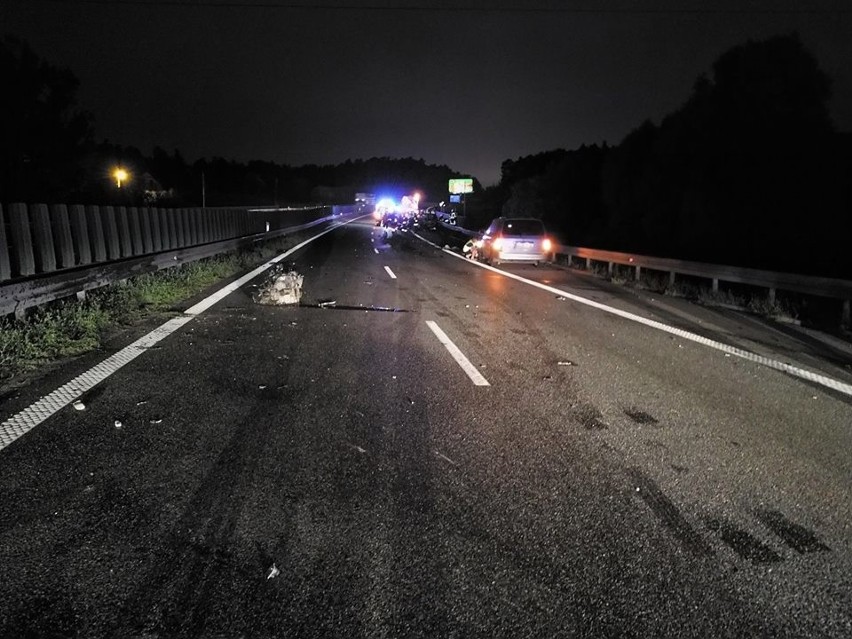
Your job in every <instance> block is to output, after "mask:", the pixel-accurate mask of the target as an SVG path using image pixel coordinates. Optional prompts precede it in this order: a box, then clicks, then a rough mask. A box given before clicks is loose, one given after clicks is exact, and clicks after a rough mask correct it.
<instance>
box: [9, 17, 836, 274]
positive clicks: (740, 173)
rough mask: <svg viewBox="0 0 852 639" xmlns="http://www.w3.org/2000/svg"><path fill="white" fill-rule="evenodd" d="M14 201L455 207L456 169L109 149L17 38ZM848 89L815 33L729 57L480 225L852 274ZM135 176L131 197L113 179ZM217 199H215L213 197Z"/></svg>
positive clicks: (60, 79)
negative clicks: (495, 221)
mask: <svg viewBox="0 0 852 639" xmlns="http://www.w3.org/2000/svg"><path fill="white" fill-rule="evenodd" d="M0 81H2V86H5V87H11V90H10V91H8V92H7V94H6V95H5V96H4V99H3V100H0V131H2V134H3V137H2V139H3V140H4V144H3V145H0V202H13V201H27V202H65V203H77V202H79V203H87V204H88V203H91V204H113V203H119V202H120V201H121V198H124V200H125V201H127V202H130V201H132V202H134V203H139V204H141V203H143V201H146V199H151V198H153V200H154V201H156V203H157V205H160V206H181V205H186V206H189V205H192V206H196V205H199V204H201V203H202V197H205V198H206V203H207V204H208V205H209V206H217V205H232V204H233V205H242V204H258V205H262V204H274V203H282V204H283V203H296V202H311V201H322V202H334V203H343V202H351V201H352V200H353V196H354V193H355V192H357V191H364V190H367V191H376V192H388V193H389V194H396V195H401V194H402V193H404V192H406V191H410V190H413V189H420V190H421V191H423V192H424V194H425V196H426V198H427V199H429V200H432V201H438V200H443V199H445V198H446V196H447V180H448V179H450V178H452V177H461V175H460V174H458V173H457V172H455V171H453V170H452V169H450V168H449V167H447V166H444V165H441V166H436V165H430V164H426V163H425V162H424V161H423V160H422V159H420V160H415V159H413V158H404V159H392V158H371V159H369V160H347V161H346V162H344V163H342V164H336V165H324V166H319V165H307V166H299V167H291V166H287V165H281V164H276V163H274V162H265V161H250V162H237V161H234V160H227V159H224V158H220V157H215V158H212V159H206V158H203V159H199V160H196V161H194V162H188V161H187V160H185V159H184V158H183V156H182V155H181V153H180V152H179V151H178V150H174V151H172V152H167V151H165V150H164V149H161V148H159V147H155V148H154V149H153V151H152V153H151V154H149V155H148V154H145V153H143V152H141V151H140V150H139V149H137V148H134V147H127V146H121V145H118V144H113V143H110V142H108V141H101V142H96V141H95V134H94V125H93V118H92V116H91V115H90V114H88V113H85V112H82V111H80V110H78V109H77V108H76V106H75V98H76V91H77V88H78V81H77V79H76V78H75V77H74V75H73V73H71V72H70V71H69V70H67V69H60V68H57V67H54V66H53V65H51V64H50V63H48V62H47V61H45V60H42V59H41V58H39V57H38V56H37V55H36V54H35V53H34V52H33V51H32V50H31V49H30V48H29V47H28V46H27V44H26V43H24V42H21V41H19V40H16V39H14V38H11V37H6V38H4V39H3V40H0ZM830 89H831V83H830V79H829V78H828V77H827V75H826V74H825V73H824V72H823V71H822V70H821V69H820V68H819V65H818V64H817V61H816V59H815V58H814V57H813V55H812V54H811V53H810V52H809V51H807V50H806V49H805V47H804V46H803V45H802V43H801V41H800V39H799V38H798V36H797V35H795V34H791V35H783V36H777V37H773V38H769V39H767V40H763V41H756V42H755V41H749V42H747V43H745V44H743V45H740V46H737V47H734V48H732V49H731V50H729V51H727V52H725V53H723V54H722V55H721V56H720V57H719V58H718V59H717V60H716V61H715V63H714V64H713V66H712V73H711V74H710V75H709V76H708V75H702V76H700V77H699V78H698V79H697V81H696V82H695V85H694V86H693V88H692V92H691V94H690V95H689V96H688V98H687V99H686V101H685V102H684V104H683V105H682V106H681V107H680V108H678V109H677V110H675V111H674V112H673V113H670V114H669V115H667V116H666V117H664V118H663V119H662V121H661V122H660V123H659V124H655V123H653V122H651V121H646V122H644V123H642V124H640V125H639V126H638V127H637V128H636V129H634V130H633V131H632V132H631V133H630V134H629V135H627V136H626V137H625V139H624V140H622V141H621V142H620V143H619V144H617V145H613V146H610V145H607V144H606V143H603V144H600V145H597V144H595V145H584V146H581V147H580V148H578V149H573V150H566V149H554V150H550V151H545V152H542V153H538V154H534V155H529V156H526V157H520V158H517V159H514V160H512V159H507V160H505V161H504V162H503V163H502V165H501V179H500V182H499V183H498V184H497V185H496V186H493V187H489V188H487V189H482V188H481V186H480V185H479V183H478V182H476V181H475V186H474V193H473V194H472V195H469V196H467V202H466V207H465V208H466V212H467V220H466V223H467V225H468V226H472V227H484V226H485V225H486V224H487V223H488V222H489V221H490V220H491V218H493V217H495V216H496V215H499V214H501V213H502V214H504V215H524V216H533V217H538V218H541V219H543V220H544V222H545V224H546V226H547V227H548V228H549V229H550V230H551V231H552V232H554V233H555V234H556V235H557V236H558V237H559V239H560V240H561V241H562V242H564V243H567V244H572V245H577V246H589V247H594V248H601V249H611V250H621V251H628V252H634V253H644V254H649V255H656V256H661V257H672V258H680V259H686V260H697V261H707V262H715V263H726V264H733V265H740V266H750V267H755V268H766V269H771V270H783V271H792V272H799V273H812V274H821V275H827V276H835V277H845V278H850V277H852V251H850V250H849V247H848V244H849V238H850V237H852V179H851V178H852V134H850V133H848V132H839V131H837V130H835V127H834V125H833V123H832V121H831V118H830V116H829V111H828V100H829V98H830ZM118 165H121V166H124V167H126V168H127V169H128V170H129V172H130V173H131V175H132V179H131V180H130V181H129V182H128V183H127V184H126V185H125V186H124V188H122V189H116V188H115V186H116V185H115V184H114V182H113V178H112V176H111V175H110V173H109V169H110V167H114V166H118ZM202 194H203V195H202Z"/></svg>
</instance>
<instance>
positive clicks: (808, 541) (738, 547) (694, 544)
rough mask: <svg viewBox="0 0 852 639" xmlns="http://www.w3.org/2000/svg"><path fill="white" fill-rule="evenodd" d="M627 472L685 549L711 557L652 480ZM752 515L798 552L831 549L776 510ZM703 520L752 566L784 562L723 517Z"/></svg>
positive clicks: (700, 538)
mask: <svg viewBox="0 0 852 639" xmlns="http://www.w3.org/2000/svg"><path fill="white" fill-rule="evenodd" d="M628 475H629V476H630V478H631V479H632V480H633V485H634V487H635V489H636V492H637V494H638V495H639V497H640V498H641V499H642V501H644V502H645V504H646V505H647V506H648V508H650V509H651V512H653V513H654V515H656V516H657V518H658V519H659V520H660V522H661V523H662V524H663V525H665V526H666V528H668V529H669V531H670V532H671V533H672V535H673V536H674V537H675V538H676V539H677V540H678V541H680V542H681V544H682V545H683V546H684V547H685V548H686V549H688V550H689V551H691V552H692V553H693V554H695V555H697V556H699V557H711V556H713V555H714V554H715V553H714V552H713V549H712V548H711V546H710V544H709V543H708V542H707V541H706V540H705V539H704V538H703V537H702V535H701V534H700V533H699V532H698V531H697V530H696V529H695V528H694V527H693V526H692V525H691V524H690V523H689V522H688V521H687V520H686V518H685V517H684V516H683V514H682V513H681V512H680V510H679V509H678V508H677V506H675V504H674V503H673V502H672V501H671V499H669V498H668V497H667V496H666V495H665V494H664V493H663V491H662V490H661V489H660V487H659V486H658V485H657V483H656V482H655V481H654V480H652V479H651V478H649V477H648V476H646V475H645V474H644V473H643V472H642V471H641V470H639V469H637V468H632V469H630V470H629V471H628ZM754 514H755V516H756V518H757V519H758V521H759V522H760V523H762V524H763V525H764V526H766V528H768V529H769V530H770V531H771V532H772V533H774V534H775V536H777V537H778V538H780V539H781V541H782V542H784V543H785V544H786V545H788V546H789V547H791V548H792V549H793V550H795V551H796V552H798V553H799V554H806V553H813V552H828V551H830V550H831V549H830V548H829V547H828V546H826V545H825V544H824V543H822V542H821V541H820V540H819V538H818V537H817V536H816V534H815V533H814V532H813V531H811V530H809V529H807V528H805V527H804V526H801V525H799V524H797V523H795V522H793V521H790V520H789V519H788V518H787V517H786V516H784V515H783V514H782V513H781V512H779V511H777V510H770V509H761V510H757V511H755V513H754ZM704 522H705V524H706V526H707V529H708V530H710V531H711V532H713V533H716V534H717V535H718V536H719V539H720V540H721V541H722V542H724V543H725V545H727V546H728V547H729V548H731V550H733V551H734V552H735V553H736V554H737V556H739V557H740V558H741V559H744V560H746V561H749V562H751V563H752V564H755V565H761V564H772V563H777V562H780V561H784V557H783V556H782V555H781V554H780V553H778V552H776V551H775V550H773V549H772V548H771V547H770V546H769V545H767V544H765V543H764V542H762V541H761V540H760V539H758V538H757V537H756V536H755V535H753V534H751V533H749V532H748V531H746V530H743V529H741V528H739V527H738V526H736V525H735V524H734V523H732V522H731V521H729V520H728V519H727V518H725V517H721V516H717V517H706V518H704Z"/></svg>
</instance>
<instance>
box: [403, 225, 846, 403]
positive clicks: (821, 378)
mask: <svg viewBox="0 0 852 639" xmlns="http://www.w3.org/2000/svg"><path fill="white" fill-rule="evenodd" d="M414 235H415V237H417V238H418V239H420V240H422V241H424V242H426V243H427V244H429V245H431V246H434V247H435V248H438V249H440V250H442V251H443V252H444V253H447V254H448V255H452V256H453V257H455V258H458V259H460V260H463V261H464V262H466V263H468V264H470V265H472V266H478V267H479V268H484V269H487V270H489V271H493V272H494V273H499V274H500V275H503V276H504V277H508V278H511V279H513V280H517V281H518V282H523V283H524V284H529V285H530V286H535V287H536V288H539V289H541V290H543V291H547V292H548V293H553V294H555V295H559V296H562V297H564V298H566V299H570V300H572V301H574V302H578V303H580V304H585V305H586V306H591V307H592V308H596V309H598V310H601V311H604V312H605V313H610V314H612V315H617V316H619V317H622V318H624V319H627V320H630V321H632V322H637V323H639V324H643V325H645V326H648V327H650V328H655V329H657V330H660V331H663V332H665V333H670V334H672V335H677V336H678V337H681V338H683V339H685V340H689V341H691V342H695V343H697V344H703V345H704V346H708V347H710V348H713V349H716V350H718V351H722V352H723V353H728V354H729V355H735V356H737V357H741V358H742V359H745V360H748V361H750V362H754V363H756V364H760V365H762V366H766V367H767V368H772V369H774V370H778V371H782V372H784V373H788V374H789V375H792V376H794V377H798V378H800V379H804V380H807V381H809V382H813V383H814V384H819V385H820V386H824V387H826V388H830V389H831V390H835V391H837V392H839V393H843V394H844V395H849V396H852V384H846V383H844V382H841V381H840V380H837V379H834V378H832V377H828V376H827V375H822V374H820V373H816V372H814V371H810V370H807V369H804V368H799V367H797V366H792V365H790V364H785V363H784V362H779V361H778V360H774V359H771V358H769V357H764V356H763V355H758V354H756V353H752V352H751V351H747V350H744V349H741V348H736V347H734V346H730V345H728V344H725V343H723V342H717V341H716V340H712V339H708V338H706V337H702V336H701V335H697V334H696V333H691V332H690V331H685V330H683V329H680V328H675V327H674V326H669V325H668V324H663V323H662V322H658V321H656V320H652V319H647V318H645V317H641V316H640V315H636V314H634V313H630V312H628V311H622V310H620V309H617V308H614V307H612V306H607V305H606V304H601V303H600V302H595V301H594V300H590V299H588V298H585V297H580V296H579V295H575V294H573V293H569V292H568V291H563V290H562V289H558V288H555V287H553V286H548V285H547V284H542V283H540V282H536V281H534V280H530V279H527V278H525V277H521V276H520V275H515V274H514V273H509V272H508V271H503V270H500V269H499V268H494V267H493V266H489V265H488V264H482V263H481V262H476V261H474V260H471V259H469V258H467V257H464V256H463V255H458V254H456V253H454V252H452V251H450V250H449V249H445V248H441V247H440V246H438V245H437V244H434V243H433V242H430V241H429V240H427V239H426V238H425V237H421V236H420V235H418V234H416V233H415V234H414Z"/></svg>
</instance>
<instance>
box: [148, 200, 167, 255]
mask: <svg viewBox="0 0 852 639" xmlns="http://www.w3.org/2000/svg"><path fill="white" fill-rule="evenodd" d="M148 210H149V213H148V215H149V216H150V218H151V239H152V241H153V246H154V252H155V253H159V252H160V251H162V250H163V235H162V230H161V229H160V212H159V211H158V210H157V209H155V208H151V209H148Z"/></svg>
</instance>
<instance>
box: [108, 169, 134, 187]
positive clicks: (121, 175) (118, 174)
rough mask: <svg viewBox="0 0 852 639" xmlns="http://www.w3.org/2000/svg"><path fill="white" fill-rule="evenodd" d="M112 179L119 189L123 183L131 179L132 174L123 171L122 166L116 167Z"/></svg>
mask: <svg viewBox="0 0 852 639" xmlns="http://www.w3.org/2000/svg"><path fill="white" fill-rule="evenodd" d="M112 177H114V178H115V185H116V186H117V187H118V188H121V183H122V182H126V181H127V179H128V178H129V177H130V174H129V173H128V172H127V171H125V170H124V169H122V168H121V167H120V166H118V167H116V168H115V169H114V170H113V172H112Z"/></svg>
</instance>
